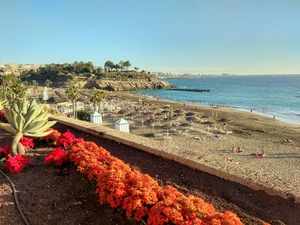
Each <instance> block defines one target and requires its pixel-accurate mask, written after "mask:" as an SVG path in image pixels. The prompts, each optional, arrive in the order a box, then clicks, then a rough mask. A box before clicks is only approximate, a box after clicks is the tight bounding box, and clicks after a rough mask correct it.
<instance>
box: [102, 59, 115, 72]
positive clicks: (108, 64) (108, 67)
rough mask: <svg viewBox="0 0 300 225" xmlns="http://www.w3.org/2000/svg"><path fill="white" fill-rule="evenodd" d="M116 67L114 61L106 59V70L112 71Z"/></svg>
mask: <svg viewBox="0 0 300 225" xmlns="http://www.w3.org/2000/svg"><path fill="white" fill-rule="evenodd" d="M113 68H114V63H113V62H112V61H109V60H108V61H106V62H105V64H104V69H105V71H111V70H112V69H113Z"/></svg>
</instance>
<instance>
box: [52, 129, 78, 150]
mask: <svg viewBox="0 0 300 225" xmlns="http://www.w3.org/2000/svg"><path fill="white" fill-rule="evenodd" d="M74 141H75V136H74V134H72V133H71V132H70V131H69V130H68V131H67V132H65V133H63V134H61V135H60V136H59V137H58V138H57V140H56V146H60V145H62V146H64V148H66V147H67V146H68V145H70V144H72V143H73V142H74Z"/></svg>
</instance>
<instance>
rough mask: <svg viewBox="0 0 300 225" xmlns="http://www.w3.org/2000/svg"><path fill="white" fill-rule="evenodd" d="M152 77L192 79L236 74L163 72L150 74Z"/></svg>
mask: <svg viewBox="0 0 300 225" xmlns="http://www.w3.org/2000/svg"><path fill="white" fill-rule="evenodd" d="M151 74H152V75H154V76H157V77H158V78H165V79H166V78H169V79H176V78H193V77H202V76H236V74H230V73H222V74H200V73H198V74H195V73H185V74H174V73H164V72H151Z"/></svg>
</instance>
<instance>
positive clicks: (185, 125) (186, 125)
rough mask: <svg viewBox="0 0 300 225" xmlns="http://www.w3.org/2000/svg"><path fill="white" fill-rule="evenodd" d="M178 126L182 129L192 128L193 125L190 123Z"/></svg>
mask: <svg viewBox="0 0 300 225" xmlns="http://www.w3.org/2000/svg"><path fill="white" fill-rule="evenodd" d="M180 126H182V127H191V126H193V124H191V123H183V124H181V125H180Z"/></svg>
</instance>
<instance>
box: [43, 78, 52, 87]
mask: <svg viewBox="0 0 300 225" xmlns="http://www.w3.org/2000/svg"><path fill="white" fill-rule="evenodd" d="M50 84H52V81H51V80H49V79H47V80H46V81H45V85H46V87H50Z"/></svg>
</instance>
